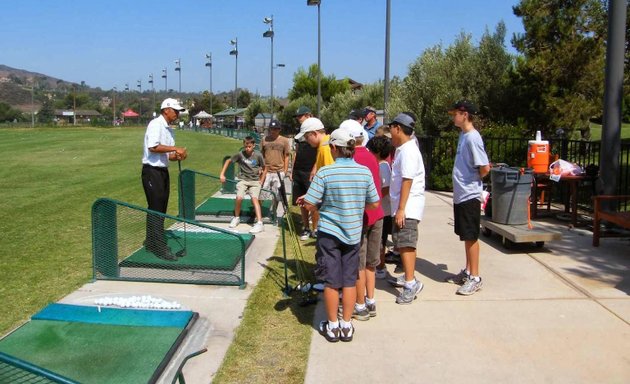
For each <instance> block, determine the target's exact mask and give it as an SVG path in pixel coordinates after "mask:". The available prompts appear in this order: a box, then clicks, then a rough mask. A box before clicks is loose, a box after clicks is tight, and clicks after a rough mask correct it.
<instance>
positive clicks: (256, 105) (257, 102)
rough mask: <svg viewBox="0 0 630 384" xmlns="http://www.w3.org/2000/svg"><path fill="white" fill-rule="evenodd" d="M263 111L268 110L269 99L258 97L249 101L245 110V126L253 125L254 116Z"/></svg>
mask: <svg viewBox="0 0 630 384" xmlns="http://www.w3.org/2000/svg"><path fill="white" fill-rule="evenodd" d="M264 112H269V101H267V100H264V99H261V98H260V97H257V98H255V99H254V100H253V101H252V102H251V103H249V105H248V106H247V109H246V110H245V116H244V117H245V126H246V127H253V126H254V125H255V120H256V116H257V115H258V114H259V113H264ZM267 123H269V122H267Z"/></svg>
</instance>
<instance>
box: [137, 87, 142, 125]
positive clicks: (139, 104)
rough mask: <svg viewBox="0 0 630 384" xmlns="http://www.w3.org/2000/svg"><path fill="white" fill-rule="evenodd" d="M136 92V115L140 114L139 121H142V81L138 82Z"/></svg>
mask: <svg viewBox="0 0 630 384" xmlns="http://www.w3.org/2000/svg"><path fill="white" fill-rule="evenodd" d="M137 86H138V92H140V95H139V97H138V113H140V119H142V80H138V84H137Z"/></svg>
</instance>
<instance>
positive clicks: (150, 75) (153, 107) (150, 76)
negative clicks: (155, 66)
mask: <svg viewBox="0 0 630 384" xmlns="http://www.w3.org/2000/svg"><path fill="white" fill-rule="evenodd" d="M149 84H151V93H152V94H153V106H152V107H151V109H153V112H154V113H155V88H154V86H153V74H152V73H150V74H149Z"/></svg>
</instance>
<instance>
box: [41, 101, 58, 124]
mask: <svg viewBox="0 0 630 384" xmlns="http://www.w3.org/2000/svg"><path fill="white" fill-rule="evenodd" d="M54 118H55V108H53V104H52V101H50V100H49V99H46V100H44V103H43V104H42V107H41V108H40V110H39V112H38V113H37V120H38V121H39V122H40V123H43V124H50V123H52V121H53V119H54Z"/></svg>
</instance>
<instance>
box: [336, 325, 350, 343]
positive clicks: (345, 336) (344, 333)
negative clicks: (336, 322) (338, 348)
mask: <svg viewBox="0 0 630 384" xmlns="http://www.w3.org/2000/svg"><path fill="white" fill-rule="evenodd" d="M338 329H340V330H341V332H340V335H339V340H341V341H343V342H349V341H352V337H353V336H354V326H352V324H350V326H349V327H347V328H338Z"/></svg>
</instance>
